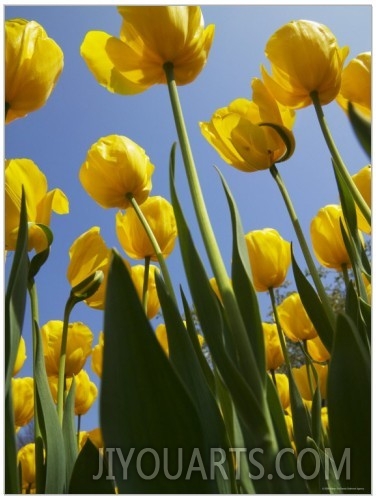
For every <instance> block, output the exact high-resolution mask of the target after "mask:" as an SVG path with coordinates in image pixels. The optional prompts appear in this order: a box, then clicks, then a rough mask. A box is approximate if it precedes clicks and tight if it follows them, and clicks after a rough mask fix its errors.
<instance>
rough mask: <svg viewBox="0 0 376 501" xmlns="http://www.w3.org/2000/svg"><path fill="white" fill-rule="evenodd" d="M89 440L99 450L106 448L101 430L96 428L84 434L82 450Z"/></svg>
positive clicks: (81, 442) (81, 444)
mask: <svg viewBox="0 0 376 501" xmlns="http://www.w3.org/2000/svg"><path fill="white" fill-rule="evenodd" d="M88 438H89V439H90V440H91V442H93V444H94V445H95V447H96V448H97V449H102V448H104V442H103V436H102V431H101V429H100V428H94V429H93V430H90V431H85V432H82V436H81V437H80V449H82V447H83V446H84V445H85V443H86V440H87V439H88Z"/></svg>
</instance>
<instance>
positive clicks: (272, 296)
mask: <svg viewBox="0 0 376 501" xmlns="http://www.w3.org/2000/svg"><path fill="white" fill-rule="evenodd" d="M269 296H270V302H271V303H272V309H273V315H274V320H275V323H276V325H277V332H278V337H279V342H280V345H281V348H282V353H283V358H284V359H285V364H286V367H287V371H288V372H289V373H291V363H290V357H289V354H288V351H287V347H286V341H285V336H284V334H283V331H282V327H281V322H280V321H279V315H278V310H277V302H276V300H275V294H274V289H273V287H270V289H269Z"/></svg>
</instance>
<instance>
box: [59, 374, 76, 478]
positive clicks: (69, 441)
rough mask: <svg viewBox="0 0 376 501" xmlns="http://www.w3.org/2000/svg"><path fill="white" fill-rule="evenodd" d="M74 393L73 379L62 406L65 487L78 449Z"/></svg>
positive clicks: (74, 384)
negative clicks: (65, 471) (65, 472)
mask: <svg viewBox="0 0 376 501" xmlns="http://www.w3.org/2000/svg"><path fill="white" fill-rule="evenodd" d="M75 392H76V382H75V379H74V378H73V382H72V384H71V387H70V388H69V392H68V395H67V398H66V400H65V405H64V414H63V437H64V446H65V459H66V466H67V478H66V485H69V482H70V479H71V475H72V471H73V467H74V464H75V462H76V459H77V455H78V449H77V434H76V427H75V425H74V401H75Z"/></svg>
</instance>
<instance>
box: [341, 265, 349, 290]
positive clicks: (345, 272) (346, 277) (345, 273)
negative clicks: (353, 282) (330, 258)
mask: <svg viewBox="0 0 376 501" xmlns="http://www.w3.org/2000/svg"><path fill="white" fill-rule="evenodd" d="M342 274H343V281H344V282H345V285H346V289H347V287H348V286H349V283H350V278H349V272H348V270H347V265H346V264H343V265H342Z"/></svg>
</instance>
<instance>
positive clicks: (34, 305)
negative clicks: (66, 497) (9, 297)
mask: <svg viewBox="0 0 376 501" xmlns="http://www.w3.org/2000/svg"><path fill="white" fill-rule="evenodd" d="M28 291H29V296H30V310H31V322H32V336H33V381H34V442H35V458H36V461H35V464H36V465H37V468H36V472H35V477H36V480H35V483H36V492H37V493H41V492H42V491H43V486H44V479H43V472H42V471H40V470H39V468H38V465H41V464H43V462H44V456H43V438H42V433H41V429H40V424H39V416H38V406H37V405H36V395H37V387H36V378H35V367H36V354H37V342H38V340H37V337H38V332H37V329H38V326H39V307H38V294H37V288H36V284H35V281H34V280H33V279H31V280H30V281H29V285H28Z"/></svg>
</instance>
